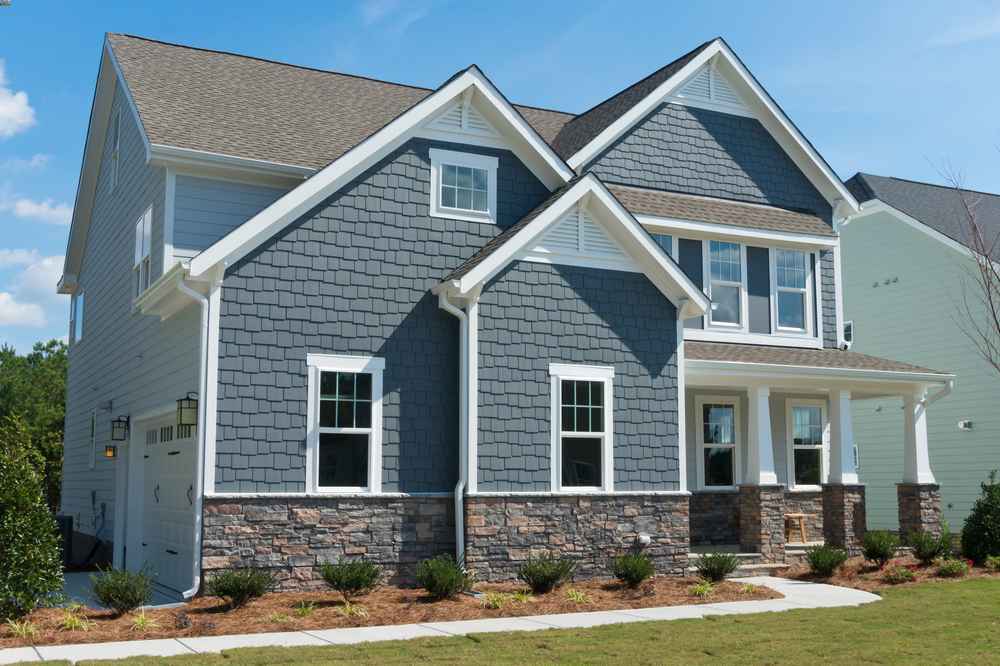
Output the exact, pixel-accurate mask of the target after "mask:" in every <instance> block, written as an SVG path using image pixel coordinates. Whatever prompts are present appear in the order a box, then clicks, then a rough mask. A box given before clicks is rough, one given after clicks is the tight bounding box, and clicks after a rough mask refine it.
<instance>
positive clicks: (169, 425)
mask: <svg viewBox="0 0 1000 666" xmlns="http://www.w3.org/2000/svg"><path fill="white" fill-rule="evenodd" d="M144 430H145V441H146V447H145V448H146V452H145V460H144V461H143V465H144V468H145V469H144V473H143V486H144V487H145V495H144V497H143V521H142V524H143V530H142V534H143V538H142V549H143V557H144V561H145V564H146V566H147V567H148V569H149V570H150V572H151V573H152V574H153V575H154V576H155V579H156V582H158V583H159V584H161V585H164V586H166V587H169V588H171V589H173V590H177V591H183V590H186V589H187V588H188V587H190V586H191V580H192V579H191V565H192V561H193V558H194V485H193V484H194V462H195V460H194V457H195V440H194V428H182V427H178V426H177V425H176V422H175V421H174V419H173V418H166V419H161V420H159V421H152V422H149V424H148V425H145V426H144Z"/></svg>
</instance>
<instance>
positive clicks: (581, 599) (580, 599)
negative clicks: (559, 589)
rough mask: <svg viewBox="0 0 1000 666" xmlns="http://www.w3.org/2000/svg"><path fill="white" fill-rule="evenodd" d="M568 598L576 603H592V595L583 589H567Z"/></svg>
mask: <svg viewBox="0 0 1000 666" xmlns="http://www.w3.org/2000/svg"><path fill="white" fill-rule="evenodd" d="M566 598H567V599H569V600H570V601H572V602H573V603H574V604H588V603H590V597H588V596H587V593H586V592H584V591H583V590H574V589H569V590H566Z"/></svg>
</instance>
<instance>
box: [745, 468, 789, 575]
mask: <svg viewBox="0 0 1000 666" xmlns="http://www.w3.org/2000/svg"><path fill="white" fill-rule="evenodd" d="M740 548H741V549H742V550H743V551H744V552H747V553H760V556H761V560H762V561H764V562H784V561H785V487H784V486H781V485H774V486H753V485H745V486H740Z"/></svg>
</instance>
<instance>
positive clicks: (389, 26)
mask: <svg viewBox="0 0 1000 666" xmlns="http://www.w3.org/2000/svg"><path fill="white" fill-rule="evenodd" d="M428 11H429V9H428V8H427V7H426V6H422V5H418V4H417V3H412V2H408V3H406V5H405V6H404V5H403V3H402V2H400V0H365V1H364V2H362V3H361V21H362V22H363V23H364V24H365V25H366V26H372V25H375V24H376V23H382V24H383V27H384V29H385V30H386V31H388V32H389V33H392V34H394V35H399V34H402V33H404V32H406V29H407V28H409V27H410V26H411V25H412V24H414V23H416V22H417V21H419V20H420V19H422V18H423V17H424V16H426V15H427V13H428Z"/></svg>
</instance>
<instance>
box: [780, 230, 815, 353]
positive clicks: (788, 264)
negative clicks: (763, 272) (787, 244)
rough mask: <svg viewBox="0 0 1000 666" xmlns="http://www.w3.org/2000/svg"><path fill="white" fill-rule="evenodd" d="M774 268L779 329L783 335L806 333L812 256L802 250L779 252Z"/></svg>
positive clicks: (809, 318)
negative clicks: (810, 257)
mask: <svg viewBox="0 0 1000 666" xmlns="http://www.w3.org/2000/svg"><path fill="white" fill-rule="evenodd" d="M771 263H772V264H773V266H774V295H773V301H774V311H775V325H776V327H777V330H779V331H786V332H787V331H793V332H800V333H805V332H807V331H808V329H809V324H810V320H811V317H810V307H809V306H810V298H809V281H810V273H811V272H812V271H811V269H810V261H809V255H808V254H806V253H805V252H801V251H799V250H781V249H775V250H772V252H771Z"/></svg>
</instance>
